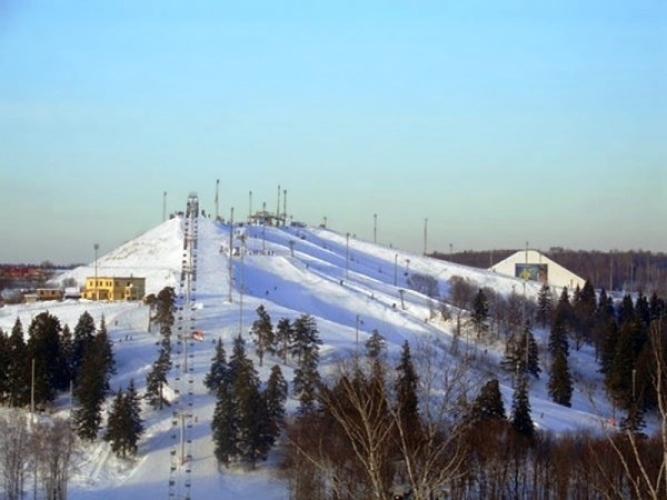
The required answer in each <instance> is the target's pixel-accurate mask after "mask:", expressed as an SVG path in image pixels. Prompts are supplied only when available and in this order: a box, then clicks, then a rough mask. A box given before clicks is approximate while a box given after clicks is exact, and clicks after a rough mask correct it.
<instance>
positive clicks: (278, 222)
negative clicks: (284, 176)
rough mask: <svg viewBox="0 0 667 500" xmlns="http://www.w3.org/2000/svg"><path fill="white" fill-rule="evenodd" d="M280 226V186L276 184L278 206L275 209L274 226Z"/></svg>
mask: <svg viewBox="0 0 667 500" xmlns="http://www.w3.org/2000/svg"><path fill="white" fill-rule="evenodd" d="M279 225H280V184H278V206H277V207H276V226H279Z"/></svg>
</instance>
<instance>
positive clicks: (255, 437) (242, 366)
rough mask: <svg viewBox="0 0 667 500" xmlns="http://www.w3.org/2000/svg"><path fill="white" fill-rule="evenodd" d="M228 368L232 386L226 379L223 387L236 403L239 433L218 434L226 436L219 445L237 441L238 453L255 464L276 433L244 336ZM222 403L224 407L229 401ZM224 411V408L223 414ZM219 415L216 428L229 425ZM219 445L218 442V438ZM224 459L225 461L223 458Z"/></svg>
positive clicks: (238, 338)
mask: <svg viewBox="0 0 667 500" xmlns="http://www.w3.org/2000/svg"><path fill="white" fill-rule="evenodd" d="M229 368H230V370H229V373H230V378H229V380H230V384H229V387H227V384H224V383H223V384H222V385H221V386H220V388H221V392H223V395H224V396H225V397H226V398H228V399H229V400H230V401H231V404H232V405H233V406H234V411H235V417H234V418H233V419H232V420H231V422H233V423H234V425H235V427H236V429H237V436H236V439H235V440H234V439H232V438H230V437H229V436H227V437H224V436H219V437H220V439H223V442H222V443H221V444H220V447H221V449H223V448H229V446H230V444H234V445H235V447H236V450H237V451H236V456H237V457H238V458H239V459H240V460H242V461H244V462H247V463H250V464H251V465H253V466H254V464H255V462H256V461H257V460H258V459H264V458H265V457H266V454H267V453H268V450H269V449H270V448H271V446H272V445H273V441H274V439H275V436H274V434H273V433H272V431H273V429H272V426H271V419H270V416H269V413H268V407H267V401H266V399H265V398H264V397H263V395H262V394H261V393H260V391H259V377H258V375H257V372H256V370H255V367H254V366H253V364H252V361H251V360H250V359H249V358H248V357H247V355H246V351H245V341H244V340H243V339H242V338H241V336H238V337H236V338H235V339H234V347H233V350H232V355H231V356H230V359H229ZM219 401H220V400H219ZM220 404H221V406H222V408H223V409H225V408H226V405H227V404H229V402H226V403H225V402H223V403H220ZM221 411H222V410H221ZM225 411H226V410H225ZM225 411H223V415H224V414H225ZM220 418H221V423H220V424H217V423H216V429H217V427H218V426H220V427H222V428H224V427H226V426H227V423H225V422H226V421H225V420H224V419H223V417H220ZM214 434H215V430H214ZM223 445H224V446H223ZM217 447H218V443H217V442H216V448H217ZM229 449H231V448H229ZM216 456H217V455H216ZM225 456H226V454H225V453H222V454H221V457H222V458H223V459H225ZM231 457H232V456H231V455H230V456H227V459H229V458H231ZM221 461H222V462H223V463H224V460H221Z"/></svg>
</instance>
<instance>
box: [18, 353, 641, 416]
mask: <svg viewBox="0 0 667 500" xmlns="http://www.w3.org/2000/svg"><path fill="white" fill-rule="evenodd" d="M633 371H634V370H633ZM30 418H31V420H32V419H34V418H35V358H32V371H31V375H30Z"/></svg>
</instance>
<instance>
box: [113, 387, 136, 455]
mask: <svg viewBox="0 0 667 500" xmlns="http://www.w3.org/2000/svg"><path fill="white" fill-rule="evenodd" d="M142 433H143V424H142V422H141V417H140V409H139V399H138V397H137V393H136V390H135V389H134V382H133V381H130V386H129V387H128V390H127V392H126V393H125V394H123V391H122V390H121V389H118V392H117V393H116V397H115V398H114V400H113V402H112V404H111V411H110V412H109V419H108V425H107V431H106V433H105V435H104V440H105V441H108V442H109V443H110V444H111V450H112V451H113V452H114V453H115V454H116V455H117V456H118V457H119V458H123V459H124V458H126V457H127V456H128V455H130V456H132V455H136V453H137V443H138V442H139V438H140V436H141V434H142Z"/></svg>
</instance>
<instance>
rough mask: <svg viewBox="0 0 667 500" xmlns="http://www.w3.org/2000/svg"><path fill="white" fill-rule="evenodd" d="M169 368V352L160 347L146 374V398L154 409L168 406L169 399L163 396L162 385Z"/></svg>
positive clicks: (165, 380) (164, 383)
mask: <svg viewBox="0 0 667 500" xmlns="http://www.w3.org/2000/svg"><path fill="white" fill-rule="evenodd" d="M170 369H171V359H170V356H169V352H168V351H167V349H165V348H164V347H162V348H160V351H159V353H158V358H157V359H156V360H155V362H154V363H153V366H152V368H151V371H150V372H148V375H146V399H147V400H148V404H150V405H151V407H153V408H154V409H157V410H162V408H163V407H164V406H165V405H166V406H170V404H169V400H167V398H165V396H164V386H165V385H168V384H167V373H169V370H170Z"/></svg>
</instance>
